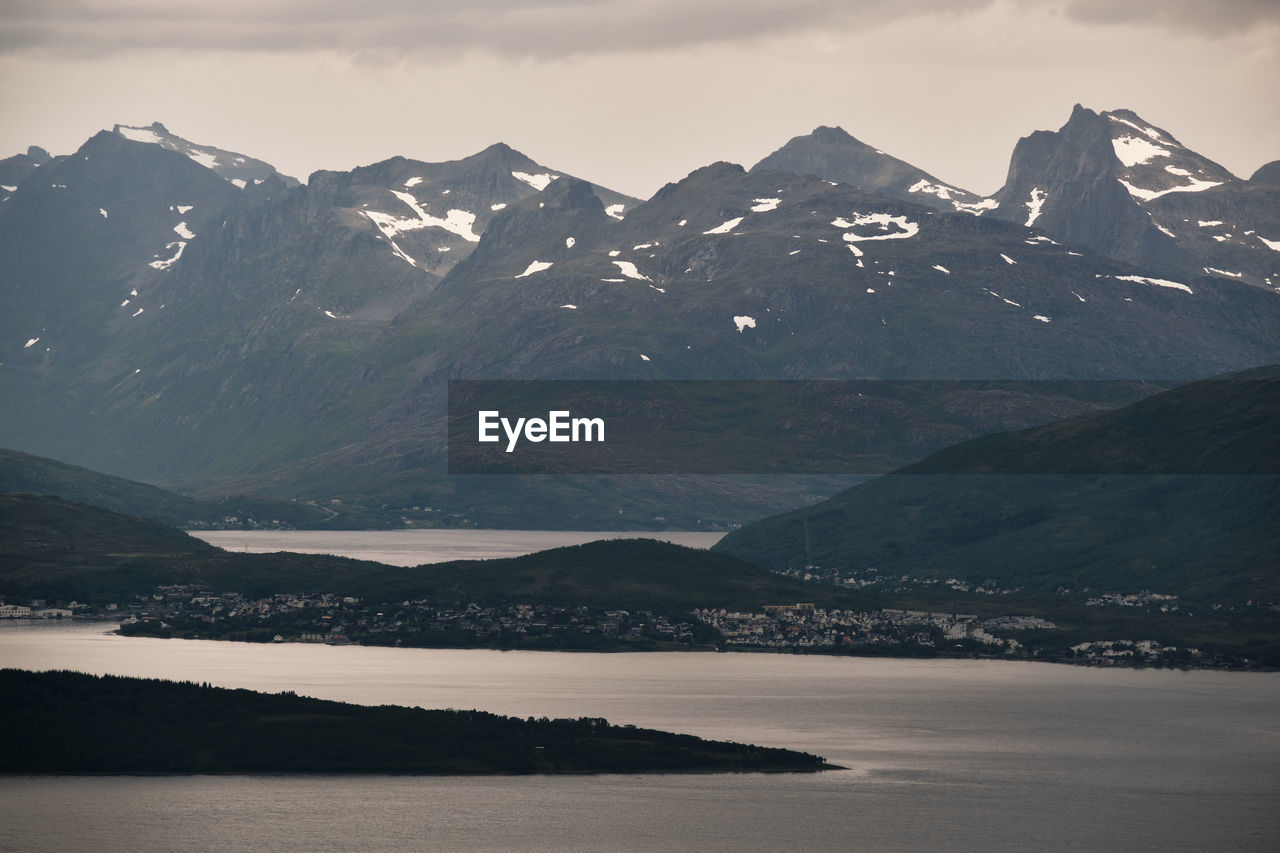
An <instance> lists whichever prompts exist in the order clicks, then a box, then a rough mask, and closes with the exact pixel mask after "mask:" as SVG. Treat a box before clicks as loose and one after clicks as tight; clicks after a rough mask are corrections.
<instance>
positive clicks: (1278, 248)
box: [1254, 234, 1280, 252]
mask: <svg viewBox="0 0 1280 853" xmlns="http://www.w3.org/2000/svg"><path fill="white" fill-rule="evenodd" d="M1254 236H1255V237H1257V238H1258V239H1259V240H1261V241H1262V242H1263V243H1265V244H1266V246H1267V248H1268V249H1270V250H1271V251H1273V252H1280V240H1268V239H1267V238H1266V237H1263V236H1262V235H1261V234H1255V235H1254Z"/></svg>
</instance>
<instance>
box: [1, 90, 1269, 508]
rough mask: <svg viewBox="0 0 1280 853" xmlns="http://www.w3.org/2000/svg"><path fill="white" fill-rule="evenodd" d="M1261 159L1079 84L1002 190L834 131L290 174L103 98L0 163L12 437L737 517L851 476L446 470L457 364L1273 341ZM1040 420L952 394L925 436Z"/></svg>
mask: <svg viewBox="0 0 1280 853" xmlns="http://www.w3.org/2000/svg"><path fill="white" fill-rule="evenodd" d="M1275 171H1276V170H1275V168H1274V164H1271V165H1270V166H1268V167H1264V168H1263V169H1261V170H1259V172H1258V173H1257V174H1256V175H1255V176H1254V177H1253V178H1251V179H1250V180H1247V181H1245V180H1240V179H1238V178H1235V177H1234V176H1232V175H1230V173H1228V172H1226V170H1224V169H1222V167H1220V166H1217V165H1216V164H1214V163H1213V162H1212V161H1210V160H1208V159H1206V158H1204V157H1201V156H1200V155H1198V154H1195V153H1194V152H1191V151H1189V150H1188V149H1186V148H1185V147H1184V146H1182V145H1181V144H1180V143H1178V142H1177V140H1176V139H1174V138H1173V136H1172V135H1171V134H1169V133H1168V132H1167V131H1164V130H1161V129H1159V128H1156V127H1155V126H1153V125H1150V124H1149V123H1147V122H1146V121H1145V120H1143V119H1141V118H1139V117H1138V116H1136V115H1135V114H1133V113H1131V112H1128V111H1123V110H1118V111H1113V112H1106V113H1094V112H1092V111H1090V110H1087V109H1084V108H1082V107H1077V109H1076V110H1075V111H1074V112H1073V113H1072V116H1071V118H1070V120H1069V121H1068V122H1067V124H1066V126H1064V127H1063V128H1062V129H1061V130H1060V131H1058V132H1056V133H1051V132H1037V133H1035V134H1032V135H1031V136H1029V137H1027V138H1025V139H1023V140H1022V141H1020V142H1019V143H1018V145H1017V147H1016V148H1015V150H1014V155H1013V159H1012V162H1011V166H1010V171H1009V178H1008V181H1007V182H1006V185H1005V187H1004V188H1003V189H1001V190H1000V191H999V192H997V193H995V194H994V195H993V196H991V197H989V198H983V197H981V196H978V195H976V194H974V193H971V192H967V191H965V190H963V189H960V188H959V187H956V186H954V185H951V184H947V183H945V182H944V181H942V180H940V179H937V178H935V177H933V176H932V175H930V174H929V173H927V172H925V171H923V170H921V169H918V168H916V167H914V166H911V165H910V164H907V163H904V162H903V161H901V160H898V159H896V158H894V157H892V156H891V155H888V154H886V153H884V152H881V151H879V150H877V149H874V148H872V147H870V146H867V145H864V144H863V143H861V142H859V141H858V140H856V139H854V138H853V137H851V136H849V134H847V133H845V132H844V131H843V130H841V129H839V128H820V129H818V130H817V131H815V132H814V133H812V134H810V135H809V136H807V137H798V138H796V139H794V140H792V141H791V142H789V143H787V144H786V145H784V146H783V147H782V148H781V149H779V151H777V152H775V153H774V154H772V155H770V156H769V157H766V158H765V159H764V160H762V161H761V162H760V163H758V164H756V165H755V166H754V167H752V168H751V169H750V170H747V169H744V168H742V167H740V166H736V165H733V164H728V163H716V164H711V165H708V166H706V167H704V168H701V169H699V170H697V171H695V172H693V173H692V174H690V175H689V176H687V177H686V178H684V179H682V180H679V181H676V182H673V183H671V184H668V185H667V186H666V187H664V188H662V189H661V190H660V191H659V192H658V193H656V194H655V195H654V196H653V197H652V198H651V199H649V200H647V201H643V202H641V201H639V200H637V199H633V198H629V197H627V196H625V195H623V194H620V193H616V192H613V191H611V190H609V189H607V188H604V187H600V186H598V185H593V184H590V183H588V182H587V181H584V180H581V179H579V178H575V177H573V176H572V175H570V174H568V173H566V172H564V171H561V170H559V169H553V168H551V167H547V166H543V165H541V164H538V163H536V162H534V161H532V160H531V159H529V158H528V157H525V156H524V155H523V154H520V153H519V152H518V151H515V150H514V149H512V148H510V147H509V146H506V145H504V144H501V143H499V144H495V145H493V146H490V147H489V148H486V149H485V150H483V151H481V152H479V153H477V154H475V155H473V156H471V157H467V158H464V159H462V160H458V161H453V162H449V163H424V162H420V161H416V160H411V159H406V158H403V157H396V158H392V159H390V160H386V161H383V162H381V163H376V164H372V165H369V166H365V167H361V168H357V169H353V170H350V171H345V172H339V171H321V172H317V173H315V174H313V175H311V176H310V177H309V178H308V180H307V182H306V183H305V184H301V183H298V182H296V181H294V180H293V179H292V178H289V177H287V176H284V175H281V174H280V173H279V172H277V171H276V170H275V169H274V168H273V167H271V166H270V165H268V164H266V163H263V162H262V161H259V160H255V159H254V158H252V157H249V156H247V155H243V154H238V153H236V152H230V151H224V150H222V149H218V148H216V147H213V146H209V145H203V144H198V143H193V142H189V141H187V140H185V139H182V138H181V137H179V136H177V135H175V134H173V133H171V132H170V131H168V130H167V128H165V127H164V126H163V125H161V124H159V123H156V124H153V125H151V126H149V127H125V126H119V125H117V126H116V127H115V128H114V129H113V130H112V131H103V132H101V133H98V134H96V135H95V136H93V137H92V138H90V139H89V140H88V141H86V142H85V144H84V145H83V146H81V148H80V149H78V150H77V151H76V152H75V153H73V154H71V155H66V156H60V157H49V156H48V155H47V153H46V152H43V151H42V150H40V149H35V148H33V149H31V150H30V151H28V153H27V154H25V155H18V156H17V157H11V158H9V159H8V160H4V161H0V176H4V177H3V182H2V183H0V185H3V186H4V187H5V190H4V192H5V195H4V196H2V197H0V198H2V200H0V257H3V258H4V259H5V264H4V265H3V269H0V293H3V300H4V305H5V311H4V312H3V314H2V315H0V394H2V395H3V397H4V399H5V401H6V405H5V407H4V410H3V413H2V414H0V444H3V445H6V446H10V447H14V448H17V449H20V450H23V451H27V452H31V453H38V454H41V455H45V456H52V457H56V458H58V459H63V460H66V461H68V462H71V463H75V464H80V465H87V466H89V467H92V468H95V469H99V470H102V471H105V472H108V473H112V474H118V475H123V476H128V477H132V478H135V479H140V480H144V481H148V482H164V483H169V484H177V486H178V487H179V488H180V489H182V490H184V491H188V492H191V493H193V494H196V495H199V496H203V497H220V496H225V495H227V494H245V493H256V494H262V495H267V496H270V497H273V498H281V499H289V498H298V499H304V500H314V499H319V498H323V499H325V500H332V499H341V500H344V501H347V502H348V503H350V502H353V501H354V502H357V503H363V504H366V505H370V506H377V507H379V508H380V509H381V510H384V511H385V512H386V513H387V514H388V516H389V517H392V518H395V519H400V518H403V517H405V513H406V512H408V511H409V507H411V506H424V505H429V506H431V507H433V508H434V509H435V510H438V509H440V508H444V509H446V510H447V512H445V513H444V517H445V519H446V520H442V519H440V518H423V519H421V520H422V521H423V523H453V522H451V521H448V520H447V519H457V520H466V521H467V522H474V523H484V524H491V525H495V526H498V525H504V526H505V525H521V526H524V525H535V526H561V525H567V524H572V525H576V526H597V525H603V524H606V523H611V524H613V525H622V526H652V525H654V524H655V523H656V524H662V523H671V524H676V525H680V526H698V525H700V524H706V523H711V524H717V525H718V524H728V523H732V522H733V521H736V520H741V519H743V518H749V517H758V516H762V515H765V514H768V513H770V512H772V511H776V510H779V509H786V508H790V507H793V506H798V505H800V504H803V503H806V502H809V501H811V500H812V499H813V498H814V497H816V496H819V495H822V494H827V493H830V491H832V490H834V488H835V487H834V486H833V485H832V483H830V482H819V483H816V484H815V483H813V482H812V481H808V482H805V483H800V482H797V481H785V482H780V481H775V482H761V481H758V480H741V479H737V480H734V479H723V478H722V479H719V480H705V479H704V480H692V479H689V478H680V477H675V478H671V479H668V480H657V479H650V480H645V481H643V482H637V481H635V480H627V479H626V478H596V479H592V478H579V479H572V478H560V479H556V480H554V481H550V480H539V479H537V478H533V479H527V478H526V479H498V478H473V479H468V478H448V477H446V476H445V475H444V473H443V471H444V466H443V448H444V423H443V420H444V414H445V410H444V405H445V404H444V399H445V394H444V389H445V385H446V383H447V381H448V380H450V379H458V378H590V379H662V380H679V379H690V378H699V379H745V378H752V379H757V378H789V379H794V378H865V377H873V378H881V379H910V378H927V379H959V378H965V379H1046V378H1065V379H1162V380H1171V381H1185V380H1190V379H1195V378H1200V377H1204V376H1209V375H1213V374H1217V373H1221V372H1225V371H1229V370H1238V369H1244V368H1248V367H1253V366H1256V365H1259V364H1265V363H1268V362H1272V361H1275V360H1276V355H1277V352H1280V322H1277V319H1280V318H1278V312H1277V305H1278V304H1280V303H1277V301H1276V300H1277V299H1278V298H1280V296H1277V293H1276V290H1277V289H1278V288H1277V287H1276V286H1275V285H1274V284H1273V282H1280V277H1278V275H1277V270H1280V265H1278V264H1277V261H1278V260H1280V254H1277V252H1278V251H1280V222H1277V221H1276V217H1277V211H1280V205H1278V204H1277V201H1280V195H1278V194H1280V187H1278V186H1277V182H1276V180H1275V176H1274V173H1275ZM10 176H11V177H10ZM10 181H12V182H13V183H9V182H10ZM1273 244H1275V247H1273ZM1153 390H1155V389H1153ZM1089 407H1090V406H1088V405H1086V404H1085V403H1083V402H1082V403H1081V404H1080V407H1079V409H1078V410H1077V411H1085V410H1087V409H1088V408H1089ZM1055 414H1063V413H1062V412H1055ZM1035 417H1036V416H1035V415H1034V414H1031V415H1028V418H1029V419H1028V420H1027V421H1025V422H1023V423H1020V424H1017V423H1015V424H1010V423H1008V422H1004V421H1002V422H999V423H996V422H992V423H990V424H988V425H983V424H974V423H973V418H972V412H969V413H965V418H966V423H967V424H968V425H967V426H966V427H965V430H966V431H965V432H964V433H963V434H960V435H959V436H957V435H955V434H948V435H947V436H946V437H945V439H944V438H942V437H941V436H940V437H939V439H938V441H937V443H936V444H933V445H927V446H921V447H919V448H917V450H918V453H919V455H920V456H923V455H924V454H925V453H927V452H929V451H931V450H936V449H940V448H941V447H942V446H943V445H944V444H946V443H949V442H950V441H953V440H955V438H957V437H960V438H964V437H970V436H972V435H978V434H981V433H982V432H983V431H993V430H995V429H1007V428H1010V427H1011V426H1019V425H1020V426H1032V425H1034V424H1035V423H1039V422H1043V421H1045V420H1048V419H1050V416H1049V415H1047V414H1045V415H1042V416H1040V418H1039V420H1037V419H1035ZM911 427H912V422H911V420H910V418H909V417H908V418H907V419H906V420H904V422H903V424H902V428H903V429H910V428H911ZM917 458H918V457H917ZM893 461H894V463H895V464H906V463H907V462H910V461H912V459H909V458H899V459H896V460H893ZM659 519H661V521H659Z"/></svg>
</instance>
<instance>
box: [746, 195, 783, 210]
mask: <svg viewBox="0 0 1280 853" xmlns="http://www.w3.org/2000/svg"><path fill="white" fill-rule="evenodd" d="M752 201H754V202H755V204H753V205H752V206H751V212H752V213H768V212H769V211H771V210H777V209H778V203H779V202H781V201H782V199H780V198H753V199H752Z"/></svg>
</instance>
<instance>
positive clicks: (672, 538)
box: [191, 530, 724, 566]
mask: <svg viewBox="0 0 1280 853" xmlns="http://www.w3.org/2000/svg"><path fill="white" fill-rule="evenodd" d="M191 535H192V536H197V537H199V538H200V539H203V540H204V541H206V542H208V543H210V544H212V545H217V546H218V547H219V548H226V549H227V550H228V551H247V552H249V553H251V554H264V553H272V552H274V551H295V552H297V553H299V554H336V555H337V556H340V557H355V558H357V559H360V560H376V561H377V562H379V563H387V564H389V565H392V566H421V565H424V564H426V563H443V562H447V561H449V560H489V559H493V558H495V557H519V556H520V555H521V554H531V553H533V552H534V551H543V550H546V549H547V548H559V547H561V546H563V545H581V544H583V543H584V542H594V541H596V540H597V539H634V538H636V537H643V538H646V539H660V540H662V541H663V542H674V543H676V544H677V545H685V546H687V547H690V548H710V547H711V546H712V545H714V544H716V543H717V542H719V541H720V540H721V539H722V538H723V537H724V534H723V533H700V532H691V533H686V532H682V531H660V532H641V531H634V530H632V531H626V532H619V531H599V530H596V531H580V530H205V531H194V530H193V531H191Z"/></svg>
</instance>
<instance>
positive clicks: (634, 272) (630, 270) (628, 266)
mask: <svg viewBox="0 0 1280 853" xmlns="http://www.w3.org/2000/svg"><path fill="white" fill-rule="evenodd" d="M613 264H614V266H616V267H617V268H618V271H619V272H621V273H622V274H623V275H625V276H626V277H627V278H633V279H635V280H636V281H653V279H651V278H649V276H647V275H641V274H640V270H638V269H636V265H635V264H633V263H631V261H614V262H613Z"/></svg>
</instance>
